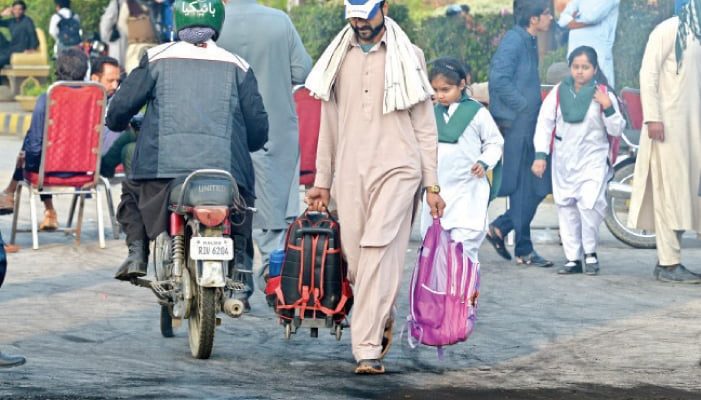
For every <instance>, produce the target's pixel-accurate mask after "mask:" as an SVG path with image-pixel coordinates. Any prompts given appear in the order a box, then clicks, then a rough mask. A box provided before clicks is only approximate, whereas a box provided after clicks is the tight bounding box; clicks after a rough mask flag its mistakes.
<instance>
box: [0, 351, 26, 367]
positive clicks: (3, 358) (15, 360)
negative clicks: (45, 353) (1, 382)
mask: <svg viewBox="0 0 701 400" xmlns="http://www.w3.org/2000/svg"><path fill="white" fill-rule="evenodd" d="M25 361H26V360H25V359H24V357H22V356H10V355H7V354H2V352H0V368H11V367H18V366H20V365H22V364H24V363H25Z"/></svg>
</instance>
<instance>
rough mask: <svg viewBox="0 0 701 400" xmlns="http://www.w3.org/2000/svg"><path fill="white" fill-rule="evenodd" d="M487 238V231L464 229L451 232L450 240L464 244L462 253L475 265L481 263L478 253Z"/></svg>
mask: <svg viewBox="0 0 701 400" xmlns="http://www.w3.org/2000/svg"><path fill="white" fill-rule="evenodd" d="M485 236H487V231H474V230H472V229H462V228H453V229H451V230H450V238H451V239H453V241H455V242H462V253H463V254H464V255H465V256H467V257H469V258H470V260H472V262H475V263H477V262H479V258H478V253H479V249H480V246H481V245H482V242H483V241H484V238H485Z"/></svg>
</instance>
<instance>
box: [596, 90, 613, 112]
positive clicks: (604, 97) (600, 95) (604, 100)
mask: <svg viewBox="0 0 701 400" xmlns="http://www.w3.org/2000/svg"><path fill="white" fill-rule="evenodd" d="M594 100H596V102H597V103H599V104H601V107H603V108H604V110H605V109H607V108H609V107H611V106H612V105H613V104H612V103H611V98H610V97H609V95H608V93H604V92H603V91H602V90H601V89H599V86H597V87H596V91H595V92H594Z"/></svg>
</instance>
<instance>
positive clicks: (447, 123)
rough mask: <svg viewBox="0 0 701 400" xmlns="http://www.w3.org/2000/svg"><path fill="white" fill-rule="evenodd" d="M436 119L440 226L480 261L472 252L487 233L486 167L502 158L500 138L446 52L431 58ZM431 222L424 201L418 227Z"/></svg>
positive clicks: (456, 63) (463, 74)
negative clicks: (441, 202)
mask: <svg viewBox="0 0 701 400" xmlns="http://www.w3.org/2000/svg"><path fill="white" fill-rule="evenodd" d="M432 65H433V67H432V69H431V73H430V75H429V78H430V81H431V86H433V90H434V91H435V106H434V107H435V113H436V122H437V124H438V183H439V185H440V187H441V196H442V197H443V199H445V202H446V208H445V211H444V214H443V217H442V218H441V225H442V226H443V228H444V229H446V230H449V231H450V234H451V238H452V239H453V240H454V241H456V242H462V243H463V253H464V254H465V255H467V256H468V257H469V258H470V259H471V260H472V261H473V262H479V260H478V257H477V253H478V250H479V247H480V245H481V244H482V241H483V240H484V237H485V235H486V232H487V226H488V225H487V207H488V205H489V189H490V187H489V182H488V181H487V177H486V176H485V174H486V172H487V171H488V170H489V169H490V168H493V167H494V165H496V163H497V162H498V161H499V160H500V159H501V155H502V151H503V147H504V139H503V138H502V136H501V133H500V132H499V128H497V125H496V123H495V122H494V120H493V119H492V116H491V115H490V114H489V111H487V109H486V108H484V107H483V106H482V105H481V104H480V103H479V102H478V101H475V100H473V99H471V98H470V97H468V96H467V95H466V94H465V87H466V84H467V81H466V80H467V76H466V72H465V69H464V67H463V65H464V64H463V63H461V62H460V61H459V60H457V59H454V58H449V57H444V58H439V59H437V60H435V61H434V62H433V63H432ZM431 223H432V217H431V214H430V208H429V207H428V204H427V203H426V202H425V200H424V204H423V212H422V217H421V230H422V232H423V233H425V232H426V231H427V230H428V227H429V226H430V225H431Z"/></svg>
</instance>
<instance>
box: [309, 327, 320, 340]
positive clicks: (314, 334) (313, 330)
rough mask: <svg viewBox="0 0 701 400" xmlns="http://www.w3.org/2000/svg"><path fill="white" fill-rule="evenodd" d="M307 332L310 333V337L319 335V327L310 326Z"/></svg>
mask: <svg viewBox="0 0 701 400" xmlns="http://www.w3.org/2000/svg"><path fill="white" fill-rule="evenodd" d="M309 334H310V335H311V337H313V338H317V337H319V328H312V329H311V330H310V332H309Z"/></svg>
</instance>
